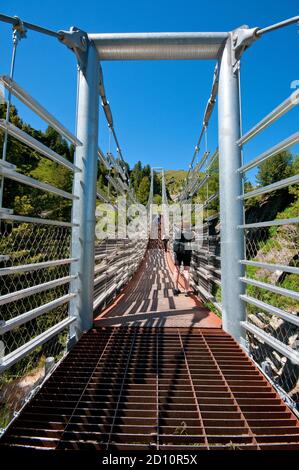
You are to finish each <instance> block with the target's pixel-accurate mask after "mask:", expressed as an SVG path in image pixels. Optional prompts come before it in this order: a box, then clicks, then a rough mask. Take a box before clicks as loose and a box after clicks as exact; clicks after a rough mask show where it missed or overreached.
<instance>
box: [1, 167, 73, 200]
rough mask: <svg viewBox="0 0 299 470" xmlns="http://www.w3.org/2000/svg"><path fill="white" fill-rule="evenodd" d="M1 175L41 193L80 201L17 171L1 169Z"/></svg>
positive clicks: (69, 194)
mask: <svg viewBox="0 0 299 470" xmlns="http://www.w3.org/2000/svg"><path fill="white" fill-rule="evenodd" d="M0 175H1V176H4V177H5V178H9V179H11V180H13V181H17V182H18V183H23V184H26V185H27V186H31V187H32V188H36V189H40V190H41V191H46V192H48V193H52V194H56V196H61V197H64V198H66V199H78V197H77V196H75V195H73V194H71V193H67V192H66V191H63V190H62V189H58V188H55V186H52V185H51V184H48V183H43V182H41V181H38V180H36V179H34V178H31V177H30V176H26V175H23V174H22V173H18V172H17V171H13V170H6V169H5V168H1V167H0Z"/></svg>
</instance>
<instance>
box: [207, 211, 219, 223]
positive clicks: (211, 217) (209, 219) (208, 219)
mask: <svg viewBox="0 0 299 470" xmlns="http://www.w3.org/2000/svg"><path fill="white" fill-rule="evenodd" d="M219 217H220V213H219V212H218V213H217V214H214V215H210V217H207V218H206V220H207V222H210V221H211V220H214V219H218V218H219Z"/></svg>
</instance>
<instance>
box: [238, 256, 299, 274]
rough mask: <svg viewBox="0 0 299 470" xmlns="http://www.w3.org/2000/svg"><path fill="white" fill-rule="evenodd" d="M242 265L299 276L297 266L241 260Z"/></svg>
mask: <svg viewBox="0 0 299 470" xmlns="http://www.w3.org/2000/svg"><path fill="white" fill-rule="evenodd" d="M240 263H241V264H243V265H246V266H255V267H256V268H263V269H268V270H269V271H283V272H286V273H292V274H299V268H296V266H286V265H285V264H272V263H261V262H259V261H250V260H247V259H242V260H240Z"/></svg>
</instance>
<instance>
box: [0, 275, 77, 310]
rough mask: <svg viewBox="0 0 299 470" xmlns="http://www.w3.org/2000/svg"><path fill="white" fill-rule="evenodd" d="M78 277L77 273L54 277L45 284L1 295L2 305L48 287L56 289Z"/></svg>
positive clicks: (0, 303) (0, 302) (0, 301)
mask: <svg viewBox="0 0 299 470" xmlns="http://www.w3.org/2000/svg"><path fill="white" fill-rule="evenodd" d="M76 277H77V275H72V276H65V277H61V278H59V279H54V281H49V282H44V283H43V284H38V285H36V286H32V287H27V288H26V289H22V290H18V291H15V292H10V293H9V294H5V295H2V296H0V305H4V304H8V303H10V302H14V301H15V300H20V299H24V298H25V297H30V296H31V295H33V294H37V293H40V292H44V291H45V290H48V289H54V287H57V286H60V285H62V284H67V283H68V282H71V281H72V280H74V279H76Z"/></svg>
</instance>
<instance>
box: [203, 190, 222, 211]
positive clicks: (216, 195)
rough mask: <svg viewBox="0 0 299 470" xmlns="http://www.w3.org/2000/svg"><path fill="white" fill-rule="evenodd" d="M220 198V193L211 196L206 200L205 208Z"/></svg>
mask: <svg viewBox="0 0 299 470" xmlns="http://www.w3.org/2000/svg"><path fill="white" fill-rule="evenodd" d="M218 197H219V192H218V191H217V192H216V193H214V194H212V196H210V197H209V198H208V199H206V200H205V202H204V204H203V207H206V206H208V205H209V204H211V202H213V201H214V200H215V199H217V198H218Z"/></svg>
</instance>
